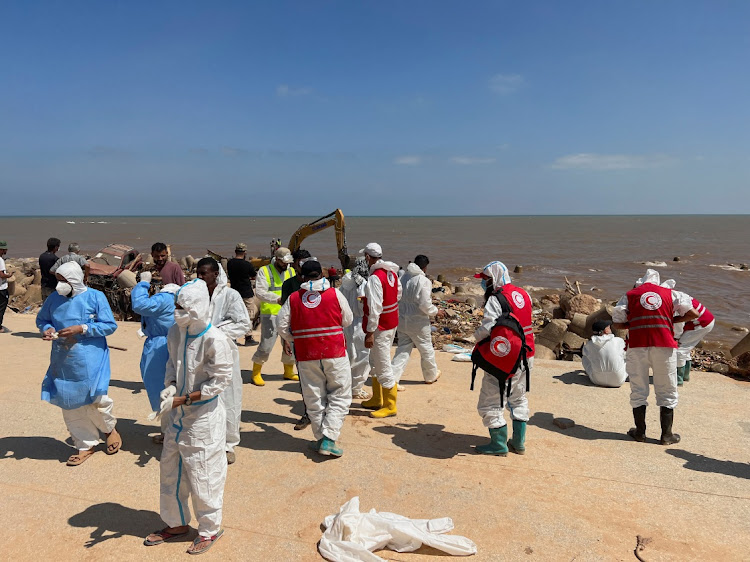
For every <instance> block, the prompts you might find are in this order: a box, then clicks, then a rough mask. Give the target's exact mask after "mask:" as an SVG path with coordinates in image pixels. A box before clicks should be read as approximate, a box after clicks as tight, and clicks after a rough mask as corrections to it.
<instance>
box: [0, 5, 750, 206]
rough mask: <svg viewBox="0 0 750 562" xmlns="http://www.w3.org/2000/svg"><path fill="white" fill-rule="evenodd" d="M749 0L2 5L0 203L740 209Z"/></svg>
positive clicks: (748, 128) (744, 177)
mask: <svg viewBox="0 0 750 562" xmlns="http://www.w3.org/2000/svg"><path fill="white" fill-rule="evenodd" d="M748 23H750V2H746V1H743V0H737V1H733V2H732V1H723V0H707V1H702V2H699V1H691V0H661V1H659V2H651V1H646V0H642V1H632V2H626V1H622V0H618V1H614V0H612V1H609V0H605V1H601V0H589V1H578V0H565V1H564V2H563V1H560V0H552V1H533V0H530V1H528V2H511V1H492V2H489V1H482V0H473V1H471V2H461V1H450V2H448V1H442V0H401V1H392V0H377V1H375V0H372V1H362V2H351V1H344V0H342V1H316V0H301V1H297V2H292V1H283V0H274V1H273V2H246V1H239V2H230V1H218V2H205V1H186V0H179V1H160V2H145V1H127V2H126V1H101V0H96V1H93V0H92V1H76V0H72V1H66V2H60V1H55V2H45V1H42V0H37V1H34V2H25V1H21V0H17V1H9V2H4V3H3V14H2V17H1V18H0V76H2V78H0V85H1V86H0V192H2V199H1V200H0V215H5V216H9V215H82V214H88V215H113V214H120V215H131V214H137V215H191V214H195V215H222V214H226V215H249V216H252V215H304V216H318V215H323V214H326V213H327V212H330V211H331V210H333V209H334V208H337V207H339V208H341V209H342V210H344V212H345V213H346V214H349V215H406V216H412V215H476V214H479V215H534V214H553V215H554V214H574V215H578V214H693V213H718V214H721V213H740V214H744V213H750V189H748V187H750V111H748V100H750V72H748V68H750V65H749V62H748V61H750V33H748Z"/></svg>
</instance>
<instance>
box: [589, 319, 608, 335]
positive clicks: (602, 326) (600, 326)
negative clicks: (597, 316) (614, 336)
mask: <svg viewBox="0 0 750 562" xmlns="http://www.w3.org/2000/svg"><path fill="white" fill-rule="evenodd" d="M611 325H612V321H611V320H597V321H596V322H594V323H593V324H592V325H591V331H593V332H594V333H595V334H598V333H599V332H603V331H604V330H606V329H607V326H611Z"/></svg>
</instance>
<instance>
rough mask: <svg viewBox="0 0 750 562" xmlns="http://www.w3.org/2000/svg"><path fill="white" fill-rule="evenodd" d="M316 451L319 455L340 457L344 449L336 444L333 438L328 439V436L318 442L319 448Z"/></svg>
mask: <svg viewBox="0 0 750 562" xmlns="http://www.w3.org/2000/svg"><path fill="white" fill-rule="evenodd" d="M318 452H319V453H320V454H321V455H330V456H333V457H340V456H341V455H343V454H344V450H343V449H342V448H341V447H339V446H338V445H336V442H335V441H334V440H332V439H328V437H323V439H322V440H321V442H320V448H319V449H318Z"/></svg>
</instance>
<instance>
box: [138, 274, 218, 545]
mask: <svg viewBox="0 0 750 562" xmlns="http://www.w3.org/2000/svg"><path fill="white" fill-rule="evenodd" d="M209 307H210V298H209V295H208V288H207V287H206V283H205V282H204V281H203V280H202V279H195V280H193V281H190V282H188V283H186V284H185V285H183V286H182V287H181V288H180V290H179V292H178V293H177V297H176V302H175V311H174V316H175V325H174V326H172V327H171V328H170V329H169V335H168V336H167V347H168V349H169V361H168V362H167V371H166V375H165V377H164V390H163V391H162V393H161V398H162V402H161V405H160V408H159V411H160V412H161V415H162V416H164V415H166V416H168V419H169V423H168V424H167V431H166V434H165V435H164V448H163V449H162V454H161V462H160V475H161V476H160V480H161V486H160V491H161V495H160V508H161V509H160V512H161V518H162V519H163V520H164V522H165V523H166V524H167V525H168V526H167V527H165V528H164V529H162V530H161V531H156V532H154V533H152V534H150V535H149V536H148V537H146V540H145V541H144V544H145V545H146V546H153V545H157V544H162V543H163V542H165V541H167V540H170V539H173V538H175V537H179V536H184V535H186V534H187V533H188V532H189V531H190V527H188V523H190V504H189V498H190V497H191V496H192V500H193V510H194V511H195V517H196V519H197V521H198V537H197V538H196V539H195V540H194V541H193V544H192V545H191V546H190V548H189V549H188V552H189V553H190V554H201V553H203V552H205V551H206V550H208V549H209V548H211V546H212V545H213V544H214V542H216V540H218V539H219V538H220V537H221V536H222V534H223V532H224V531H223V530H222V529H221V515H222V508H223V503H224V483H225V482H226V478H227V456H226V454H225V452H224V444H225V441H226V431H227V425H226V409H225V408H224V405H223V404H222V402H220V401H219V400H218V398H219V395H220V394H221V393H222V392H223V391H224V390H225V389H226V388H227V387H228V386H229V384H230V383H231V380H232V363H233V354H232V347H231V345H230V342H229V339H228V338H227V336H226V335H225V334H224V333H223V332H222V331H221V330H220V329H219V328H215V327H213V326H212V325H211V322H210V316H209V314H210V312H209Z"/></svg>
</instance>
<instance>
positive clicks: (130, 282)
mask: <svg viewBox="0 0 750 562" xmlns="http://www.w3.org/2000/svg"><path fill="white" fill-rule="evenodd" d="M117 284H118V285H119V286H120V287H122V288H123V289H132V288H133V287H135V286H136V278H135V273H134V272H132V271H130V270H127V269H126V270H125V271H123V272H121V273H120V275H118V276H117Z"/></svg>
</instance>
